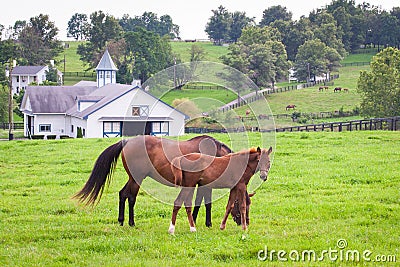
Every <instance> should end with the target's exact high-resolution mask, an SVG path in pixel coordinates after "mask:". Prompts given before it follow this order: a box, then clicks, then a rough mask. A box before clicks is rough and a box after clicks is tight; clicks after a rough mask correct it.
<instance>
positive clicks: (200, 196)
mask: <svg viewBox="0 0 400 267" xmlns="http://www.w3.org/2000/svg"><path fill="white" fill-rule="evenodd" d="M202 188H203V187H202V186H198V187H197V192H196V199H195V201H194V208H193V213H192V216H193V220H194V222H195V223H196V219H197V215H198V214H199V209H200V206H201V202H202V201H203V197H204V193H203V190H202Z"/></svg>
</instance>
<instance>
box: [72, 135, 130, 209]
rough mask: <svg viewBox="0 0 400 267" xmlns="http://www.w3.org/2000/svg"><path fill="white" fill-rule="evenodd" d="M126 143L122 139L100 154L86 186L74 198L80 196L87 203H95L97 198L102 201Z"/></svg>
mask: <svg viewBox="0 0 400 267" xmlns="http://www.w3.org/2000/svg"><path fill="white" fill-rule="evenodd" d="M124 145H125V141H124V140H121V141H119V142H118V143H116V144H114V145H111V146H109V147H108V148H106V149H105V150H104V151H103V152H102V153H101V154H100V156H99V157H98V158H97V160H96V163H95V164H94V167H93V170H92V173H91V174H90V177H89V180H87V182H86V184H85V185H84V187H83V188H82V189H81V190H80V191H79V192H78V193H76V194H75V195H74V198H78V199H79V202H82V203H83V202H86V203H85V205H94V204H95V202H96V200H97V198H98V199H99V201H100V198H101V195H102V193H103V190H104V186H105V184H106V182H107V186H108V185H109V184H110V182H111V176H112V174H113V171H114V170H115V166H116V164H117V160H118V157H119V155H120V154H121V151H122V148H123V147H124Z"/></svg>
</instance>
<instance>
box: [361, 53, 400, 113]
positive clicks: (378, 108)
mask: <svg viewBox="0 0 400 267" xmlns="http://www.w3.org/2000/svg"><path fill="white" fill-rule="evenodd" d="M370 66H371V70H370V71H362V72H361V74H360V77H359V79H358V83H357V90H358V92H359V93H360V94H361V99H362V100H361V114H363V115H364V116H367V117H388V116H399V115H400V75H399V73H400V50H399V49H396V48H391V47H390V48H386V49H384V50H383V51H381V52H380V53H378V54H377V55H376V56H375V57H374V59H373V60H372V62H371V65H370Z"/></svg>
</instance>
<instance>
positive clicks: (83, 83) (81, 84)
mask: <svg viewBox="0 0 400 267" xmlns="http://www.w3.org/2000/svg"><path fill="white" fill-rule="evenodd" d="M74 86H97V82H94V81H79V82H77V83H76V84H74Z"/></svg>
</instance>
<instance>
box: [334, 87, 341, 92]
mask: <svg viewBox="0 0 400 267" xmlns="http://www.w3.org/2000/svg"><path fill="white" fill-rule="evenodd" d="M341 91H342V87H336V88H335V89H333V92H334V93H336V92H341Z"/></svg>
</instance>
